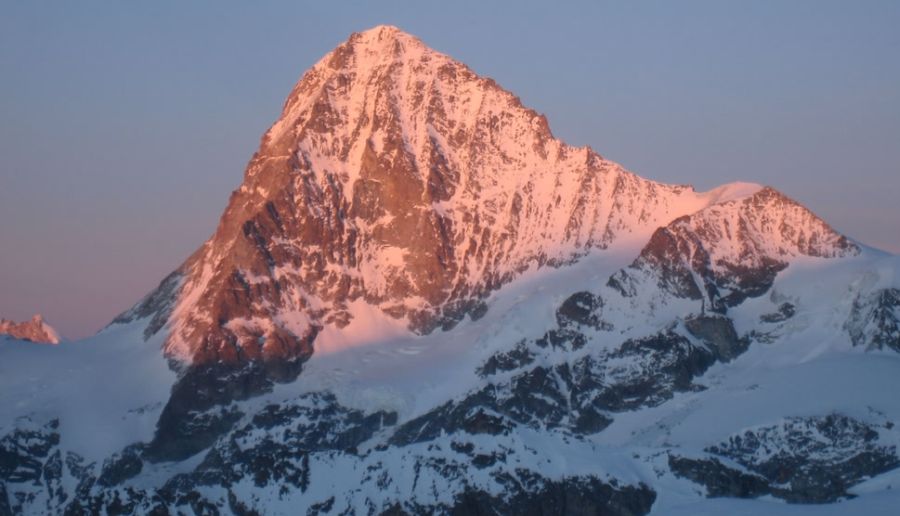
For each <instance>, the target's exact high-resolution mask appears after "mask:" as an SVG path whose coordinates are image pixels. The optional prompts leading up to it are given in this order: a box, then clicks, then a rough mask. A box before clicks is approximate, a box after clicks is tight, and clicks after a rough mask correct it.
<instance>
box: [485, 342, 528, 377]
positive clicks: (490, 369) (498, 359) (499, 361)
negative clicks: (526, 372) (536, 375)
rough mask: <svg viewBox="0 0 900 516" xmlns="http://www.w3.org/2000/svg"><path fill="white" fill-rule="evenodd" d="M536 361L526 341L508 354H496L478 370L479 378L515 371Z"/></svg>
mask: <svg viewBox="0 0 900 516" xmlns="http://www.w3.org/2000/svg"><path fill="white" fill-rule="evenodd" d="M533 361H534V354H533V353H532V352H531V351H529V349H528V345H527V343H526V341H525V340H522V341H521V342H519V343H518V344H516V347H514V348H513V349H512V350H510V351H508V352H502V353H496V354H494V355H491V356H490V358H488V359H487V360H486V361H485V362H484V365H482V366H481V367H479V368H478V374H479V376H482V377H486V376H491V375H494V374H497V373H498V372H503V371H514V370H516V369H519V368H521V367H524V366H525V365H527V364H530V363H531V362H533Z"/></svg>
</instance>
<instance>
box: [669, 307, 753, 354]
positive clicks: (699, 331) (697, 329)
mask: <svg viewBox="0 0 900 516" xmlns="http://www.w3.org/2000/svg"><path fill="white" fill-rule="evenodd" d="M684 326H685V327H686V328H687V330H688V331H689V332H690V333H691V335H693V336H694V337H697V338H698V339H702V340H703V341H705V342H706V343H708V344H709V346H710V349H712V350H713V353H714V354H715V355H716V358H718V359H719V360H721V361H723V362H729V361H731V360H733V359H734V358H736V357H737V356H738V355H740V354H741V353H743V352H744V351H746V350H747V348H748V347H749V346H750V341H749V340H748V339H742V338H739V337H738V334H737V331H735V329H734V323H732V322H731V319H729V318H727V317H724V316H721V315H698V316H694V317H689V318H687V319H685V321H684Z"/></svg>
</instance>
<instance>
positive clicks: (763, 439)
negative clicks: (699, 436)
mask: <svg viewBox="0 0 900 516" xmlns="http://www.w3.org/2000/svg"><path fill="white" fill-rule="evenodd" d="M893 429H894V425H893V423H891V422H888V423H887V424H886V425H885V426H882V427H880V428H879V427H876V426H874V425H871V424H868V423H865V422H862V421H859V420H856V419H854V418H851V417H849V416H845V415H843V414H828V415H825V416H819V417H795V418H789V419H787V420H786V421H784V422H782V423H780V424H777V425H772V426H764V427H759V428H753V429H748V430H746V431H745V432H742V433H741V434H738V435H734V436H731V437H730V438H729V439H728V441H727V442H723V443H721V444H717V445H714V446H710V447H709V448H707V450H706V451H707V452H709V453H710V454H711V457H707V458H686V457H679V456H677V455H670V456H669V466H670V468H671V469H672V471H673V472H674V473H675V474H676V475H678V476H682V477H685V478H688V479H690V480H693V481H694V482H697V483H699V484H702V485H705V486H706V487H707V492H708V495H709V496H711V497H718V496H733V497H738V498H755V497H758V496H762V495H766V494H771V495H773V496H776V497H778V498H783V499H785V500H787V501H789V502H799V503H828V502H833V501H835V500H838V499H839V498H842V497H846V496H848V493H847V489H849V488H850V487H852V486H853V485H854V484H856V483H858V482H860V481H861V480H863V479H866V478H870V477H873V476H875V475H878V474H879V473H884V472H886V471H889V470H892V469H894V468H896V467H898V466H900V457H898V455H897V448H896V447H895V446H892V445H886V444H882V443H881V442H879V441H880V437H881V434H887V433H891V432H892V431H894V430H893ZM723 460H725V461H733V462H734V463H735V464H732V465H726V464H724V463H723Z"/></svg>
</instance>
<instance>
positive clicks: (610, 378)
mask: <svg viewBox="0 0 900 516" xmlns="http://www.w3.org/2000/svg"><path fill="white" fill-rule="evenodd" d="M558 345H559V346H567V345H568V346H570V349H571V347H574V345H573V343H572V342H571V341H562V342H560V343H559V344H558ZM528 349H529V348H528V347H527V345H526V344H523V343H520V344H519V345H518V346H517V348H516V350H514V355H512V356H515V357H518V358H522V357H530V356H532V353H534V351H533V350H532V351H528ZM510 357H511V355H510V354H501V355H499V356H495V357H493V358H492V359H491V360H488V362H487V363H486V365H485V366H484V367H482V371H484V370H485V369H487V370H490V371H494V370H496V369H498V368H499V369H506V366H510V367H513V366H515V367H516V368H515V369H509V371H515V372H516V373H517V374H515V375H513V376H512V377H511V378H509V379H507V380H494V381H493V382H492V383H490V384H488V385H487V386H486V387H484V388H482V389H479V390H478V391H475V392H473V393H470V394H469V395H467V396H466V397H464V398H462V399H460V400H456V401H451V402H448V403H446V404H444V405H442V406H441V407H438V408H436V409H434V410H432V411H431V412H428V413H427V414H425V415H422V416H420V417H417V418H415V419H413V420H411V421H408V422H406V423H404V424H403V425H401V426H400V427H399V428H398V429H397V431H396V432H395V433H394V435H393V436H392V437H391V443H392V444H395V445H401V446H402V445H407V444H411V443H415V442H422V441H427V440H431V439H434V438H436V437H437V436H439V435H441V433H443V432H446V433H453V432H456V431H459V430H463V431H466V432H469V433H480V432H487V433H492V434H496V433H499V432H507V431H509V430H510V429H511V428H512V426H511V425H512V424H521V425H528V426H532V427H535V428H563V429H566V430H568V431H571V432H575V433H579V434H590V433H596V432H599V431H601V430H603V429H604V428H606V427H607V426H609V424H610V423H611V422H612V417H611V414H612V413H615V412H622V411H626V410H634V409H637V408H640V407H648V406H655V405H658V404H660V403H662V402H664V401H666V400H668V399H670V398H671V397H672V396H673V395H674V393H675V392H679V391H687V390H695V389H697V388H698V387H697V386H695V385H694V384H693V383H692V380H693V379H694V378H696V377H697V376H699V375H700V374H702V373H703V372H704V371H706V369H707V368H709V366H710V365H712V364H713V363H714V362H715V357H714V355H713V354H712V353H711V352H710V351H708V350H707V349H705V348H703V347H697V346H693V345H692V344H691V343H690V341H688V340H687V339H686V338H685V337H682V336H680V335H678V334H676V333H672V332H668V333H661V334H658V335H654V336H652V337H647V338H645V339H633V340H629V341H626V342H625V343H623V344H622V346H621V347H620V348H619V349H616V350H614V351H610V352H605V353H601V354H599V355H597V356H586V357H584V358H582V359H579V360H577V361H576V362H575V363H574V364H572V366H571V367H570V366H569V365H568V364H560V365H556V366H552V367H549V366H542V365H539V366H534V365H532V362H533V360H531V359H528V360H527V361H525V360H520V361H517V360H512V359H511V358H510ZM520 362H522V363H524V365H523V366H517V364H518V363H520ZM499 364H503V365H504V367H502V368H501V367H500V365H499ZM474 421H485V422H490V425H488V426H487V427H485V426H484V425H475V424H474Z"/></svg>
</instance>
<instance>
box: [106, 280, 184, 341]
mask: <svg viewBox="0 0 900 516" xmlns="http://www.w3.org/2000/svg"><path fill="white" fill-rule="evenodd" d="M183 279H184V274H182V273H181V271H177V270H176V271H175V272H172V273H171V274H169V275H168V276H166V277H165V279H163V280H162V281H161V282H160V283H159V286H158V287H156V289H155V290H153V291H152V292H150V293H149V294H147V296H146V297H144V299H142V300H140V301H139V302H138V304H137V305H135V306H134V307H132V308H130V309H129V310H127V311H125V312H123V313H121V314H119V315H118V316H116V318H115V319H113V320H112V322H111V323H110V324H127V323H130V322H133V321H137V320H140V319H144V318H147V317H152V319H151V320H150V323H149V324H147V327H146V328H145V329H144V338H145V339H149V338H150V337H152V336H153V335H155V334H156V332H158V331H159V330H161V329H162V327H163V326H164V325H165V324H166V321H168V320H169V316H170V315H171V314H172V309H173V308H174V307H175V301H176V300H177V298H178V293H179V291H180V289H181V285H182V280H183Z"/></svg>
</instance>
